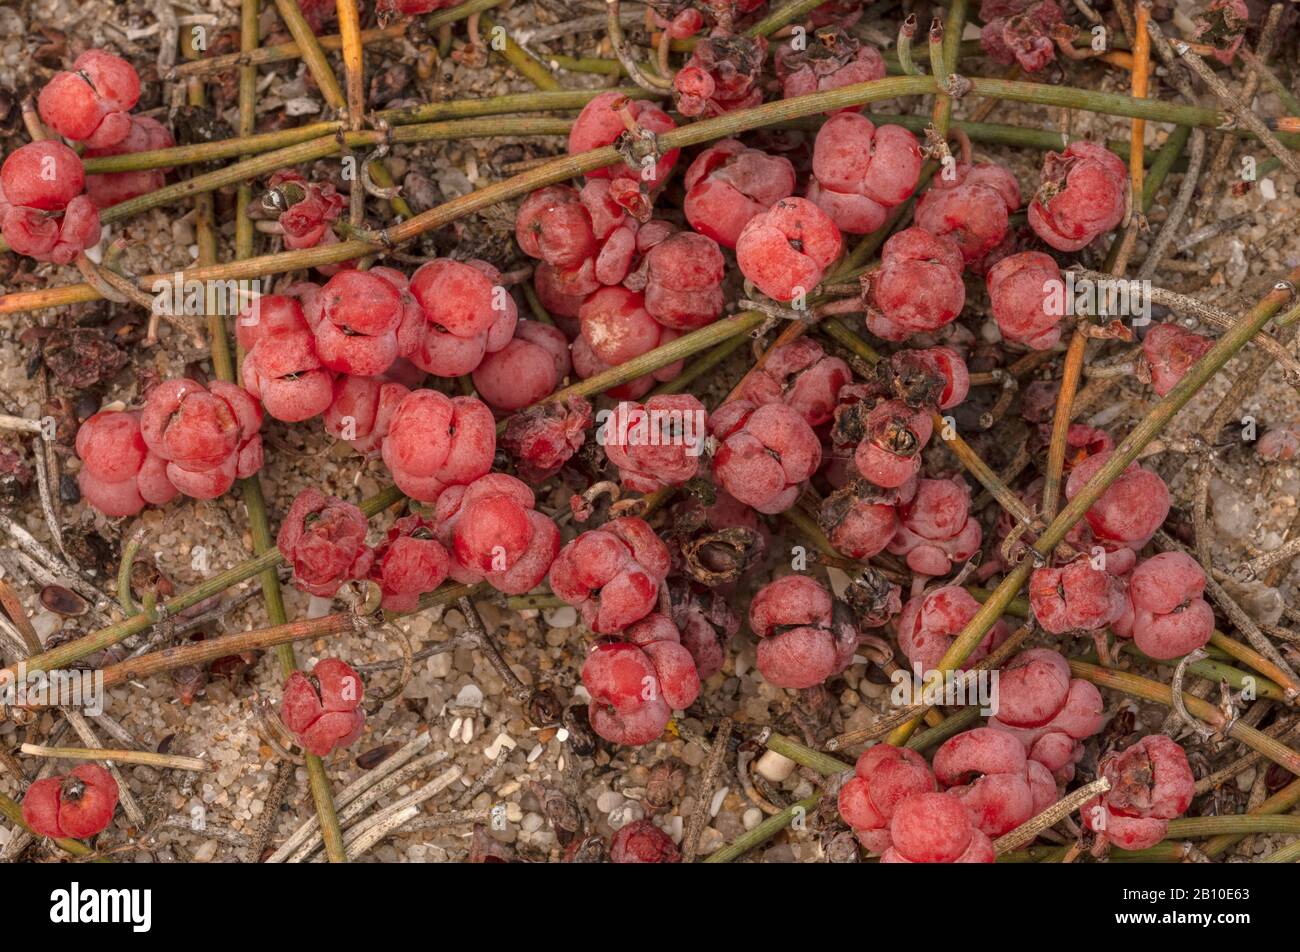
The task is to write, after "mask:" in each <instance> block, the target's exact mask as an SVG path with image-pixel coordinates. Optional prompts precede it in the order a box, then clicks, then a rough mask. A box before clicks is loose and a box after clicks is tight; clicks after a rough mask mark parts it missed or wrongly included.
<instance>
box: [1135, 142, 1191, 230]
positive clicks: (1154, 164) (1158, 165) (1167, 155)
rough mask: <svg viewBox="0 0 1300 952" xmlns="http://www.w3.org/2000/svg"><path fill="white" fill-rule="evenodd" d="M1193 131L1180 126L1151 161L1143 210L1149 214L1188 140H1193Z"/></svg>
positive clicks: (1143, 190)
mask: <svg viewBox="0 0 1300 952" xmlns="http://www.w3.org/2000/svg"><path fill="white" fill-rule="evenodd" d="M1191 135H1192V130H1191V127H1190V126H1179V127H1178V128H1177V129H1175V130H1174V131H1173V132H1172V133H1170V134H1169V139H1168V141H1166V142H1165V144H1164V145H1163V146H1161V147H1160V151H1158V152H1157V153H1156V157H1155V159H1154V160H1153V161H1151V162H1150V163H1149V164H1150V166H1151V167H1150V168H1149V169H1147V173H1146V178H1145V179H1144V180H1143V182H1142V210H1143V211H1144V212H1149V211H1150V210H1151V206H1152V205H1154V204H1155V201H1156V195H1157V194H1158V193H1159V192H1160V186H1161V185H1163V184H1164V182H1165V179H1166V178H1167V177H1168V176H1169V173H1170V172H1171V171H1172V170H1173V167H1174V163H1175V162H1177V161H1178V159H1179V157H1181V156H1182V154H1183V150H1184V149H1186V148H1187V140H1188V139H1189V138H1191Z"/></svg>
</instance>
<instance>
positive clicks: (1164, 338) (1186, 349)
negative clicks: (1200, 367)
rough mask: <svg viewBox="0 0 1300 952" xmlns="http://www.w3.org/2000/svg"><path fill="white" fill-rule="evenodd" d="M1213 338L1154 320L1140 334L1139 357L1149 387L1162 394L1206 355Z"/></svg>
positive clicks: (1172, 387)
mask: <svg viewBox="0 0 1300 952" xmlns="http://www.w3.org/2000/svg"><path fill="white" fill-rule="evenodd" d="M1213 346H1214V341H1213V340H1211V339H1210V338H1208V337H1205V336H1203V335H1201V334H1197V333H1196V332H1195V331H1189V330H1187V329H1186V328H1184V327H1179V326H1178V325H1177V324H1157V325H1156V326H1155V327H1153V328H1151V329H1150V330H1149V331H1147V336H1146V337H1144V338H1142V360H1143V362H1144V364H1145V369H1146V372H1147V374H1148V375H1149V376H1150V378H1151V389H1152V390H1154V391H1155V392H1156V395H1157V396H1161V397H1163V396H1164V395H1165V394H1167V393H1168V392H1169V391H1170V390H1172V389H1174V387H1176V386H1178V382H1179V381H1180V380H1182V379H1183V377H1184V376H1185V375H1186V374H1187V371H1189V370H1191V369H1192V365H1193V364H1195V363H1196V362H1197V361H1198V360H1200V359H1201V358H1202V357H1204V356H1205V354H1206V352H1207V351H1208V350H1209V349H1210V348H1211V347H1213Z"/></svg>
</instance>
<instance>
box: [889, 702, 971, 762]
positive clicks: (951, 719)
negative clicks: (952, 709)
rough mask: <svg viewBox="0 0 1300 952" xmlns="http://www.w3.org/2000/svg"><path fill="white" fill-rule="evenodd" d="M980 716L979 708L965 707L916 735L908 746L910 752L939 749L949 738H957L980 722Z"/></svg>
mask: <svg viewBox="0 0 1300 952" xmlns="http://www.w3.org/2000/svg"><path fill="white" fill-rule="evenodd" d="M979 716H980V709H979V708H978V707H964V708H962V709H961V710H960V711H957V712H956V713H954V714H951V715H949V716H948V717H947V718H945V719H944V722H943V723H942V724H936V725H935V726H934V727H930V728H927V729H926V730H923V731H921V733H919V734H916V735H914V736H913V737H912V738H911V739H910V740H909V741H908V742H907V744H906V746H907V748H908V749H909V750H914V751H916V752H917V753H920V752H922V751H926V750H929V749H930V748H931V747H938V746H939V745H940V744H942V743H943V742H944V741H946V740H947V739H948V738H949V737H956V736H957V735H958V734H960V733H961V732H962V731H964V730H966V728H968V727H970V726H971V725H972V724H974V723H975V722H976V721H977V720H979Z"/></svg>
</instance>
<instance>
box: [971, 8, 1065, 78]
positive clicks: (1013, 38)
mask: <svg viewBox="0 0 1300 952" xmlns="http://www.w3.org/2000/svg"><path fill="white" fill-rule="evenodd" d="M980 20H982V21H983V22H984V28H983V29H982V30H981V31H980V46H981V47H983V48H984V52H986V53H988V54H989V57H990V58H991V59H992V60H993V61H994V62H997V63H1001V64H1002V65H1003V66H1010V65H1011V64H1012V63H1016V64H1018V65H1019V66H1020V68H1021V69H1023V70H1024V71H1025V72H1027V73H1036V72H1038V71H1040V70H1041V69H1043V68H1044V67H1045V66H1047V64H1048V63H1050V62H1052V61H1053V60H1055V59H1056V44H1055V42H1054V40H1053V32H1054V31H1055V29H1056V28H1057V27H1058V26H1059V25H1060V24H1061V23H1062V21H1063V20H1064V17H1063V16H1062V14H1061V8H1060V7H1059V6H1057V4H1056V2H1055V0H982V2H981V3H980Z"/></svg>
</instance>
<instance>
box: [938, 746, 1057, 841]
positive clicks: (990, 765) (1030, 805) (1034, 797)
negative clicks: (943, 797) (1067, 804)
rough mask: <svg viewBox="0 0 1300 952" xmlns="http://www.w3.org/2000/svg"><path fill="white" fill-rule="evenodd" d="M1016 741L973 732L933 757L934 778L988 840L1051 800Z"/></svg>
mask: <svg viewBox="0 0 1300 952" xmlns="http://www.w3.org/2000/svg"><path fill="white" fill-rule="evenodd" d="M1030 770H1031V767H1030V762H1029V760H1028V759H1027V758H1026V757H1025V749H1024V747H1022V746H1021V744H1020V742H1019V741H1018V740H1016V738H1014V737H1012V736H1011V735H1010V734H1007V733H1005V732H1003V731H998V730H994V729H993V728H991V727H976V728H974V729H973V730H968V731H964V732H963V733H960V734H958V735H957V736H955V737H952V738H950V739H949V740H947V741H945V742H944V743H943V745H942V746H941V747H940V748H939V749H938V750H937V751H936V752H935V755H934V775H935V777H936V778H937V779H938V781H939V782H940V783H941V784H943V785H944V786H945V787H947V788H948V792H949V793H951V794H954V795H956V796H957V797H959V798H960V799H961V802H962V803H963V805H965V807H966V809H967V810H968V811H970V814H971V819H972V820H973V821H974V822H975V826H976V827H978V828H979V830H980V831H981V832H983V833H985V834H986V835H988V836H991V837H992V836H1001V835H1002V834H1003V833H1009V832H1011V831H1012V830H1014V829H1015V828H1016V827H1018V826H1019V825H1020V824H1021V823H1024V822H1025V821H1026V820H1028V819H1029V818H1030V817H1032V816H1033V815H1034V814H1035V813H1037V812H1038V811H1039V810H1041V809H1043V808H1044V807H1047V806H1050V805H1051V803H1052V802H1053V801H1054V800H1055V799H1056V783H1055V781H1053V780H1052V777H1051V775H1050V774H1048V773H1047V772H1046V771H1041V772H1040V771H1038V770H1035V771H1034V774H1033V776H1032V777H1031V775H1030Z"/></svg>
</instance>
